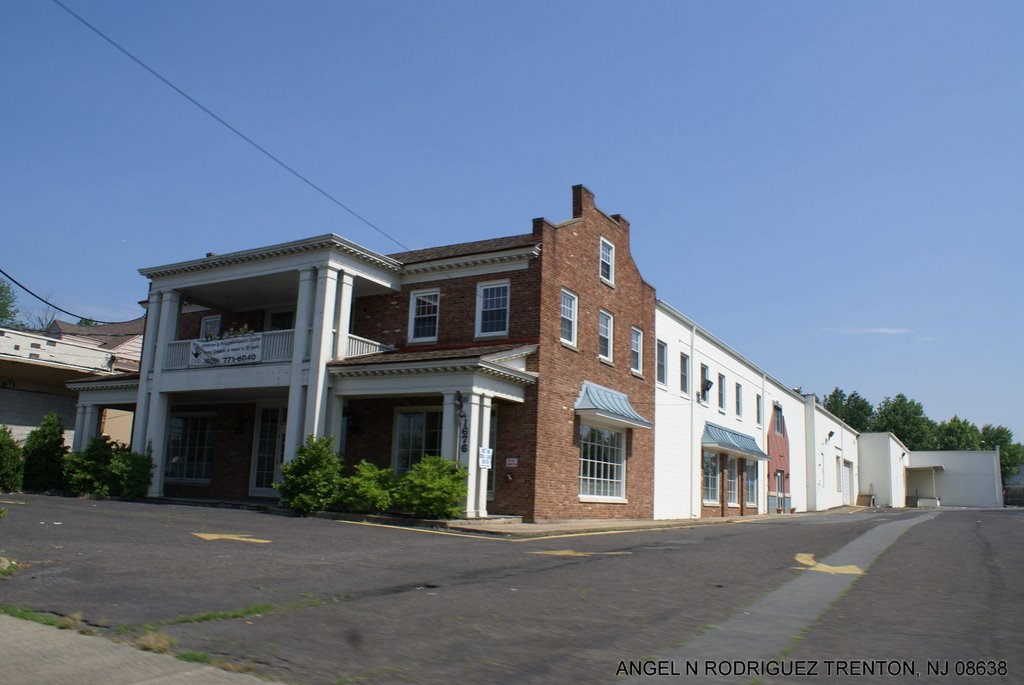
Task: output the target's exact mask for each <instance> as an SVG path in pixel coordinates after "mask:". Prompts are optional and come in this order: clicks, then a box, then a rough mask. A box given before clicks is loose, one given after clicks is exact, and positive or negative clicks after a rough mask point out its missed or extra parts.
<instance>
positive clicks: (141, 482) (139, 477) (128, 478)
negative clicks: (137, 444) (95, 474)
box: [110, 447, 153, 499]
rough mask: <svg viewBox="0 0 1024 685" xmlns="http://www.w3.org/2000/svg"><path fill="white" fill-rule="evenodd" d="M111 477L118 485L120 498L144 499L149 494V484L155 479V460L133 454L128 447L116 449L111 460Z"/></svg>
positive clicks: (145, 455)
mask: <svg viewBox="0 0 1024 685" xmlns="http://www.w3.org/2000/svg"><path fill="white" fill-rule="evenodd" d="M110 475H111V477H112V478H113V481H114V483H116V485H117V495H118V497H120V498H121V499H142V498H143V497H145V496H146V493H148V492H149V483H150V481H151V480H152V479H153V458H152V457H150V456H149V455H148V454H139V453H138V452H132V451H130V450H129V449H128V448H127V447H122V448H120V449H115V450H114V456H113V457H112V458H111V460H110Z"/></svg>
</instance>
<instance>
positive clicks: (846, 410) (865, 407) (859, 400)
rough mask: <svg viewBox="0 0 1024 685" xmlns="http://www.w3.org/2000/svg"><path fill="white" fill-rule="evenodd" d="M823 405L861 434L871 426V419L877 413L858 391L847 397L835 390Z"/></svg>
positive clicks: (826, 397)
mask: <svg viewBox="0 0 1024 685" xmlns="http://www.w3.org/2000/svg"><path fill="white" fill-rule="evenodd" d="M821 404H822V406H824V407H825V409H827V410H829V411H830V412H832V413H833V414H835V415H836V416H838V417H839V418H840V419H842V420H843V421H845V422H846V425H848V426H849V427H850V428H852V429H854V430H855V431H859V432H861V433H863V432H864V431H866V430H868V428H869V427H870V426H871V417H872V415H873V414H874V413H875V409H874V407H872V406H871V403H870V402H868V401H867V400H866V399H864V398H863V397H862V396H861V395H860V393H858V392H857V391H856V390H854V391H853V392H851V393H850V394H849V395H847V394H846V393H845V392H843V391H842V390H841V389H839V388H833V390H832V392H830V393H829V394H828V395H826V396H825V399H824V400H822V403H821Z"/></svg>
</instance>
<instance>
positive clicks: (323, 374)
mask: <svg viewBox="0 0 1024 685" xmlns="http://www.w3.org/2000/svg"><path fill="white" fill-rule="evenodd" d="M337 292H338V270H337V269H334V268H331V267H329V266H325V267H321V268H320V269H319V273H318V275H317V280H316V299H315V302H314V305H313V337H312V345H311V346H310V348H309V386H308V388H307V390H306V422H305V427H306V428H305V433H306V435H309V434H310V433H312V434H313V435H316V436H318V437H319V436H322V435H324V433H325V431H326V428H327V366H326V364H327V362H329V361H330V360H331V346H332V344H333V342H334V331H332V330H331V322H333V321H334V300H335V295H337Z"/></svg>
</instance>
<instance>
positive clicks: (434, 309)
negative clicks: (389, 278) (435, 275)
mask: <svg viewBox="0 0 1024 685" xmlns="http://www.w3.org/2000/svg"><path fill="white" fill-rule="evenodd" d="M440 312H441V291H440V290H438V289H437V288H434V289H432V290H414V291H413V292H412V293H411V294H410V296H409V342H437V328H438V318H439V314H440Z"/></svg>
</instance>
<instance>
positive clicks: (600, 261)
mask: <svg viewBox="0 0 1024 685" xmlns="http://www.w3.org/2000/svg"><path fill="white" fill-rule="evenodd" d="M605 245H607V246H608V247H609V248H611V249H610V251H609V259H608V262H605V259H604V246H605ZM606 263H607V264H608V276H609V277H608V278H605V277H604V274H603V273H602V271H603V269H602V268H601V267H603V266H604V265H605V264H606ZM597 275H598V277H599V278H600V279H601V282H602V283H605V284H607V285H610V286H614V285H615V243H613V242H612V241H610V240H608V239H607V238H605V237H604V236H601V243H600V246H599V247H598V252H597Z"/></svg>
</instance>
